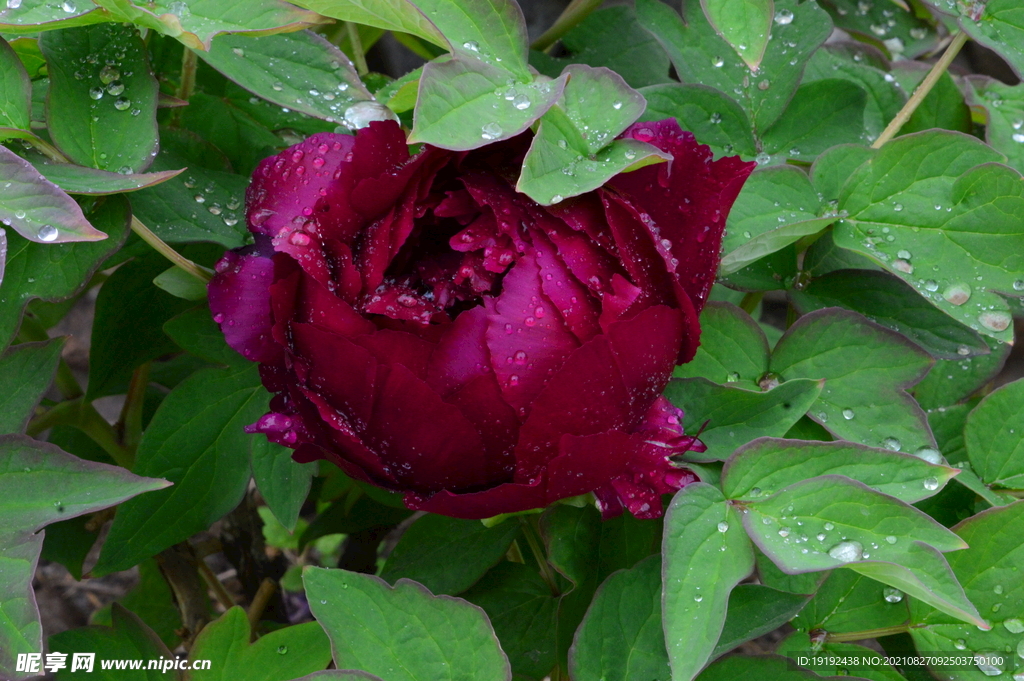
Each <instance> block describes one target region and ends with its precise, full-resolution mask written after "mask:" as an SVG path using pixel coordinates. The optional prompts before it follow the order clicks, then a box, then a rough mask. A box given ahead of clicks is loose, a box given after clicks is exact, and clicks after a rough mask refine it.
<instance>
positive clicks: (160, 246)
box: [132, 215, 213, 284]
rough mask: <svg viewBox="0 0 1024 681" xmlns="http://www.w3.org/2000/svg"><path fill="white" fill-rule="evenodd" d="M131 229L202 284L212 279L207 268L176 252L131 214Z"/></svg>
mask: <svg viewBox="0 0 1024 681" xmlns="http://www.w3.org/2000/svg"><path fill="white" fill-rule="evenodd" d="M132 231H133V232H135V233H136V234H138V235H139V237H140V238H141V239H142V240H143V241H145V242H146V243H147V244H149V245H150V246H152V247H153V250H155V251H157V252H158V253H160V255H162V256H164V257H165V258H167V259H168V260H170V261H171V262H172V263H174V264H175V265H177V266H178V267H180V268H181V269H182V270H184V271H185V272H187V273H189V274H191V275H192V276H193V277H195V278H196V279H198V280H199V281H201V282H203V283H204V284H207V283H209V281H210V279H213V275H212V274H211V273H210V271H209V270H207V269H206V268H205V267H200V266H199V265H197V264H195V263H194V262H192V261H191V260H189V259H188V258H186V257H185V256H183V255H182V254H181V253H178V252H177V251H176V250H174V249H173V248H171V247H170V246H168V245H167V243H166V242H164V240H163V239H161V238H160V237H158V236H157V235H156V234H153V232H152V231H151V230H150V229H149V227H146V225H144V224H142V223H141V222H140V221H139V219H138V218H137V217H135V216H134V215H133V216H132Z"/></svg>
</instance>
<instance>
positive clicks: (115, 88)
mask: <svg viewBox="0 0 1024 681" xmlns="http://www.w3.org/2000/svg"><path fill="white" fill-rule="evenodd" d="M122 92H124V83H122V82H121V81H119V80H115V81H114V82H113V83H111V84H110V85H108V86H107V94H108V95H119V94H121V93H122Z"/></svg>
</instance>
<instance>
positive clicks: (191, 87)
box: [174, 47, 199, 102]
mask: <svg viewBox="0 0 1024 681" xmlns="http://www.w3.org/2000/svg"><path fill="white" fill-rule="evenodd" d="M198 65H199V57H198V56H197V55H196V53H195V52H193V51H192V50H190V49H189V48H187V47H186V48H185V51H184V52H183V53H182V55H181V78H180V79H179V80H178V89H177V90H176V91H175V93H174V96H175V97H177V98H178V99H182V100H184V101H186V102H187V101H188V98H189V97H191V96H192V93H193V92H195V89H196V67H197V66H198Z"/></svg>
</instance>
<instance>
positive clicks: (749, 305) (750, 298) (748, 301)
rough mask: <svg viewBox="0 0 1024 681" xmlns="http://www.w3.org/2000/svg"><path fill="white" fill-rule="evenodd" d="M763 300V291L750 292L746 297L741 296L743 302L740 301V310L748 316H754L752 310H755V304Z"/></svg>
mask: <svg viewBox="0 0 1024 681" xmlns="http://www.w3.org/2000/svg"><path fill="white" fill-rule="evenodd" d="M762 298H764V291H751V292H750V293H748V294H747V295H745V296H743V300H741V301H740V309H741V310H743V311H744V312H746V313H747V314H749V315H752V314H754V310H756V309H757V304H758V303H760V302H761V299H762Z"/></svg>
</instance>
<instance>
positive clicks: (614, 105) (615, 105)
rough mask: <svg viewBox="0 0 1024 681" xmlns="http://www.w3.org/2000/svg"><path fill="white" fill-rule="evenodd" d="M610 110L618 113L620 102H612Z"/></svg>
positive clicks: (620, 106)
mask: <svg viewBox="0 0 1024 681" xmlns="http://www.w3.org/2000/svg"><path fill="white" fill-rule="evenodd" d="M612 108H613V109H615V110H616V111H618V110H619V109H621V108H622V102H620V101H619V100H615V101H614V102H612Z"/></svg>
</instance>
